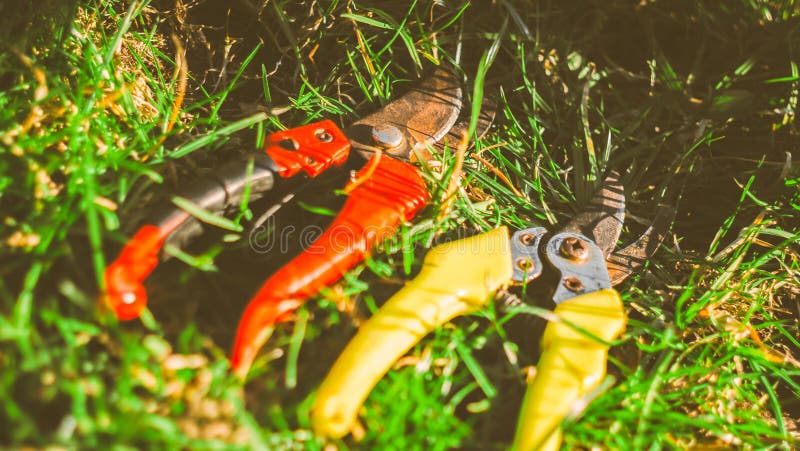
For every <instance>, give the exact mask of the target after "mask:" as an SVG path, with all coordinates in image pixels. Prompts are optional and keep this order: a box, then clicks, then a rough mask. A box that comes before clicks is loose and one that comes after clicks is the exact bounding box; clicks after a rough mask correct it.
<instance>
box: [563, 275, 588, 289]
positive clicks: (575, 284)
mask: <svg viewBox="0 0 800 451" xmlns="http://www.w3.org/2000/svg"><path fill="white" fill-rule="evenodd" d="M564 288H566V289H567V290H569V291H571V292H573V293H577V292H579V291H582V290H583V282H581V279H578V278H577V277H575V276H569V277H567V278H565V279H564Z"/></svg>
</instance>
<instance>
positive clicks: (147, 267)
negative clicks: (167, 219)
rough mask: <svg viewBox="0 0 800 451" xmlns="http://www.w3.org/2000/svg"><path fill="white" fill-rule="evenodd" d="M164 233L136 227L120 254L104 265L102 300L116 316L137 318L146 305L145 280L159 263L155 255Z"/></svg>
mask: <svg viewBox="0 0 800 451" xmlns="http://www.w3.org/2000/svg"><path fill="white" fill-rule="evenodd" d="M165 238H166V233H165V232H164V231H163V230H162V229H160V228H158V227H156V226H154V225H146V226H143V227H142V228H140V229H139V231H138V232H136V234H135V235H134V236H133V238H131V239H130V241H128V244H126V245H125V247H124V248H123V249H122V252H120V254H119V257H117V259H116V260H115V261H114V263H112V264H111V265H109V266H108V268H106V272H105V284H106V292H105V300H106V304H107V305H108V306H109V307H110V308H111V310H112V311H113V312H114V314H115V315H116V316H117V318H119V319H121V320H131V319H134V318H137V317H139V315H140V314H141V313H142V310H144V308H145V306H146V305H147V291H146V290H145V288H144V285H142V282H144V279H146V278H147V276H148V275H150V273H151V272H152V271H153V269H154V268H155V267H156V265H157V264H158V254H159V252H160V251H161V247H162V245H163V243H164V239H165Z"/></svg>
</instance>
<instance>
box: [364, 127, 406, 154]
mask: <svg viewBox="0 0 800 451" xmlns="http://www.w3.org/2000/svg"><path fill="white" fill-rule="evenodd" d="M404 139H405V137H404V136H403V132H402V131H401V130H400V129H399V128H397V127H395V126H394V125H390V124H378V125H376V126H374V127H372V140H373V141H374V142H375V144H377V145H378V146H380V147H383V148H384V149H393V148H395V147H400V145H401V144H403V140H404Z"/></svg>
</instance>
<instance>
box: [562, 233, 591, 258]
mask: <svg viewBox="0 0 800 451" xmlns="http://www.w3.org/2000/svg"><path fill="white" fill-rule="evenodd" d="M561 255H563V256H564V257H566V258H568V259H570V260H578V261H583V260H586V259H587V258H588V257H589V246H588V245H587V244H586V243H584V242H583V240H581V239H578V238H575V237H573V236H571V237H567V238H565V239H564V241H562V242H561Z"/></svg>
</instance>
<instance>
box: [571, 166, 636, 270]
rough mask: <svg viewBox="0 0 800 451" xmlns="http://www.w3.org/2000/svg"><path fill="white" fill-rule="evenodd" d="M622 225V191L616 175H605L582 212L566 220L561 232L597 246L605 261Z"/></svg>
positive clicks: (613, 173) (613, 172) (615, 244)
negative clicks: (585, 239) (577, 235)
mask: <svg viewBox="0 0 800 451" xmlns="http://www.w3.org/2000/svg"><path fill="white" fill-rule="evenodd" d="M624 222H625V189H624V188H623V186H622V182H620V175H619V172H617V171H615V170H613V171H611V172H609V173H608V175H607V176H606V178H605V180H603V185H602V186H601V187H600V189H599V190H598V191H597V193H596V194H595V195H594V197H593V198H592V201H591V203H590V204H589V206H588V207H586V209H585V210H583V211H582V212H580V213H578V215H576V216H575V217H574V218H572V220H571V221H569V222H568V223H567V224H566V225H565V226H564V228H563V229H562V230H561V231H562V232H572V233H580V234H581V235H584V236H586V237H587V238H590V239H591V240H592V241H594V242H595V244H597V246H598V247H599V248H600V250H602V251H603V255H604V256H605V257H606V258H608V256H609V255H610V254H611V251H613V250H614V248H615V247H616V246H617V240H618V239H619V235H620V233H621V232H622V224H623V223H624Z"/></svg>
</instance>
